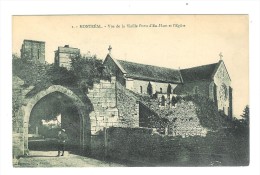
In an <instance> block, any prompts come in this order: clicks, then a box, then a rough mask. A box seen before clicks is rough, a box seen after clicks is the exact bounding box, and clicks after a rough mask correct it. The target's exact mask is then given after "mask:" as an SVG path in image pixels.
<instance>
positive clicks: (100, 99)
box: [87, 77, 119, 135]
mask: <svg viewBox="0 0 260 175" xmlns="http://www.w3.org/2000/svg"><path fill="white" fill-rule="evenodd" d="M115 83H116V82H115V78H113V77H112V78H111V82H109V81H103V80H101V81H100V83H99V84H94V85H93V89H89V90H88V94H87V96H88V98H89V99H90V101H91V103H92V105H93V111H92V112H91V113H90V114H89V117H90V123H91V134H92V135H95V134H97V133H98V132H99V131H103V128H105V127H110V126H118V123H119V117H118V109H117V108H116V90H115Z"/></svg>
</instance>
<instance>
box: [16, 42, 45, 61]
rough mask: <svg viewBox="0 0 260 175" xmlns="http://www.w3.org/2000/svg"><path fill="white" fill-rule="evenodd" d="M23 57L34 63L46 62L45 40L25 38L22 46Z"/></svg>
mask: <svg viewBox="0 0 260 175" xmlns="http://www.w3.org/2000/svg"><path fill="white" fill-rule="evenodd" d="M21 58H22V59H25V60H28V61H32V62H34V63H42V64H44V63H45V42H43V41H34V40H24V42H23V44H22V48H21Z"/></svg>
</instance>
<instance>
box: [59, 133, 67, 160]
mask: <svg viewBox="0 0 260 175" xmlns="http://www.w3.org/2000/svg"><path fill="white" fill-rule="evenodd" d="M67 139H68V136H67V134H66V133H65V129H62V130H61V131H59V133H58V156H60V152H62V153H61V156H64V151H65V142H66V141H67Z"/></svg>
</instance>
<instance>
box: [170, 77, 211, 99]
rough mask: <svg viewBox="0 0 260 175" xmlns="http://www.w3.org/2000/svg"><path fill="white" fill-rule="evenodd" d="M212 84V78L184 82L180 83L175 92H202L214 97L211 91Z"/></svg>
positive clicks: (190, 93)
mask: <svg viewBox="0 0 260 175" xmlns="http://www.w3.org/2000/svg"><path fill="white" fill-rule="evenodd" d="M210 84H211V81H210V80H201V81H193V82H184V84H180V85H178V86H177V87H176V88H175V90H174V93H176V94H178V95H193V94H200V95H203V96H206V97H209V98H210V97H212V95H210V92H209V91H210Z"/></svg>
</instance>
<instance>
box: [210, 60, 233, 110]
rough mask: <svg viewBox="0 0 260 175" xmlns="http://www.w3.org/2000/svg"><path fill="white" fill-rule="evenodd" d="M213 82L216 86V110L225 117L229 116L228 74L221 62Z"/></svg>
mask: <svg viewBox="0 0 260 175" xmlns="http://www.w3.org/2000/svg"><path fill="white" fill-rule="evenodd" d="M214 82H215V84H216V86H217V94H216V95H217V99H218V109H219V110H223V111H224V113H225V114H226V115H228V114H229V101H230V97H229V95H230V93H229V90H230V88H229V87H230V85H231V81H230V79H229V76H228V72H227V70H226V68H225V65H224V63H223V62H221V64H220V66H219V68H218V70H217V72H216V74H215V76H214Z"/></svg>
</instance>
